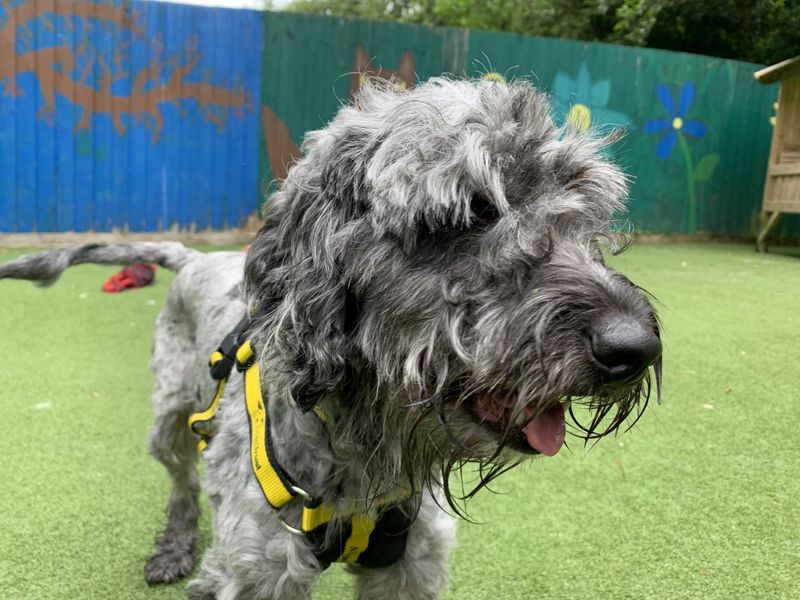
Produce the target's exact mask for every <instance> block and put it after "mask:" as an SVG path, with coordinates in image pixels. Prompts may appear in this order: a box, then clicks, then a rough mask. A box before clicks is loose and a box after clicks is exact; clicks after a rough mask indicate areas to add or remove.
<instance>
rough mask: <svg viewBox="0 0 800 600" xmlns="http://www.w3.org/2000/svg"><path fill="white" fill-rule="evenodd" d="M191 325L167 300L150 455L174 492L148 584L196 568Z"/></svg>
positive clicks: (158, 340)
mask: <svg viewBox="0 0 800 600" xmlns="http://www.w3.org/2000/svg"><path fill="white" fill-rule="evenodd" d="M195 352H196V348H195V340H194V334H193V330H192V325H191V322H190V320H189V319H187V318H186V317H185V316H184V314H183V311H182V310H181V307H180V302H179V301H178V300H177V299H176V298H174V297H172V295H171V296H170V299H169V301H168V303H167V306H166V307H165V308H164V310H163V311H162V312H161V314H160V315H159V317H158V321H157V323H156V328H155V336H154V341H153V363H152V366H153V405H154V412H155V419H154V423H153V428H152V430H151V432H150V453H151V454H152V455H153V456H154V457H155V458H156V459H158V460H159V462H161V463H162V464H163V465H164V466H165V467H166V469H167V472H168V473H169V476H170V479H171V480H172V492H171V494H170V498H169V504H168V505H167V513H168V516H167V524H166V527H165V528H164V531H163V533H162V534H161V535H160V536H159V538H158V540H157V542H156V550H155V552H154V553H153V554H152V555H151V556H150V558H148V559H147V563H146V565H145V579H146V580H147V582H148V583H150V584H154V583H171V582H174V581H177V580H179V579H181V578H182V577H185V576H186V575H188V574H189V573H190V572H191V571H192V569H193V568H194V564H195V558H196V557H195V539H196V536H197V519H198V517H199V515H200V506H199V498H198V497H199V491H200V483H199V478H198V473H197V447H196V441H195V440H194V437H193V435H192V434H191V431H190V430H189V427H188V426H187V423H186V421H187V419H188V417H189V414H190V413H191V412H192V410H193V408H194V399H195V397H196V393H197V391H196V389H195V388H194V387H193V386H194V385H195V384H194V382H195V381H196V380H197V378H196V373H195V371H194V369H196V368H197V367H196V365H195V361H194V356H195V355H194V353H195Z"/></svg>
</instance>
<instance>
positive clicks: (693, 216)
mask: <svg viewBox="0 0 800 600" xmlns="http://www.w3.org/2000/svg"><path fill="white" fill-rule="evenodd" d="M678 143H679V144H680V147H681V152H683V159H684V161H685V162H686V186H687V188H688V191H689V233H694V232H695V231H697V198H696V197H695V189H694V165H693V164H692V151H691V150H690V149H689V144H688V143H687V142H686V138H685V137H684V135H683V133H682V132H681V131H678Z"/></svg>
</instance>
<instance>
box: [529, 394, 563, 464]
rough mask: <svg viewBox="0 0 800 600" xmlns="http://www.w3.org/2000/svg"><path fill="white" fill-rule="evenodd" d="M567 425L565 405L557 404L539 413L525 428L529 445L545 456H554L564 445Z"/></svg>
mask: <svg viewBox="0 0 800 600" xmlns="http://www.w3.org/2000/svg"><path fill="white" fill-rule="evenodd" d="M566 429H567V426H566V424H565V423H564V405H563V404H556V405H555V406H553V407H552V408H548V409H547V410H546V411H544V412H543V413H541V414H539V415H537V417H536V418H535V419H533V420H532V421H531V422H530V423H528V426H527V427H526V428H525V435H526V436H527V437H528V445H529V446H530V447H531V448H533V449H534V450H538V451H539V452H541V453H542V454H544V455H545V456H553V455H554V454H556V453H557V452H558V451H559V450H561V446H563V445H564V436H565V435H566Z"/></svg>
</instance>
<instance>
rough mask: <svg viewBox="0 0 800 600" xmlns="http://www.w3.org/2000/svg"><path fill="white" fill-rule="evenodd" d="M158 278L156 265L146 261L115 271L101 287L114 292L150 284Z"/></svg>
mask: <svg viewBox="0 0 800 600" xmlns="http://www.w3.org/2000/svg"><path fill="white" fill-rule="evenodd" d="M155 278H156V266H155V265H149V264H145V263H134V264H132V265H130V266H127V267H125V268H124V269H122V271H120V272H119V273H114V274H113V275H112V276H111V277H109V278H108V279H107V280H106V282H105V283H104V284H103V287H102V288H100V289H102V290H103V291H104V292H108V293H109V294H113V293H116V292H124V291H125V290H130V289H135V288H140V287H144V286H146V285H150V284H151V283H153V280H154V279H155Z"/></svg>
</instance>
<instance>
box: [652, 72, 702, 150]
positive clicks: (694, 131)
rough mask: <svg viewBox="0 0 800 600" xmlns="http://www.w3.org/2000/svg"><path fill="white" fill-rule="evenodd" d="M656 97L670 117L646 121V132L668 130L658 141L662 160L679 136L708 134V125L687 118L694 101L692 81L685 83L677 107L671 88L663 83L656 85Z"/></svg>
mask: <svg viewBox="0 0 800 600" xmlns="http://www.w3.org/2000/svg"><path fill="white" fill-rule="evenodd" d="M656 97H657V98H658V101H659V102H661V105H662V106H663V107H664V108H665V109H666V110H667V114H668V115H669V117H667V118H665V119H653V120H652V121H648V122H647V123H645V126H644V132H645V133H663V132H665V131H668V132H669V133H667V135H665V136H664V137H663V138H662V139H661V141H660V142H659V143H658V148H657V149H656V154H657V155H658V158H660V159H661V160H664V159H666V158H667V157H668V156H669V155H670V154H671V153H672V150H673V148H675V144H676V143H677V141H678V136H679V135H680V134H681V133H685V134H686V135H688V136H689V137H693V138H701V137H703V136H704V135H705V134H706V126H705V125H703V124H702V123H701V122H700V121H693V120H691V119H687V118H686V115H687V114H688V113H689V108H690V107H691V106H692V102H693V101H694V85H692V82H691V81H687V82H686V83H684V84H683V87H682V88H681V91H680V94H679V97H678V106H677V108H676V107H675V102H674V100H673V98H672V93H671V92H670V91H669V88H668V87H667V86H666V85H664V84H663V83H659V84H658V85H657V86H656Z"/></svg>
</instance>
